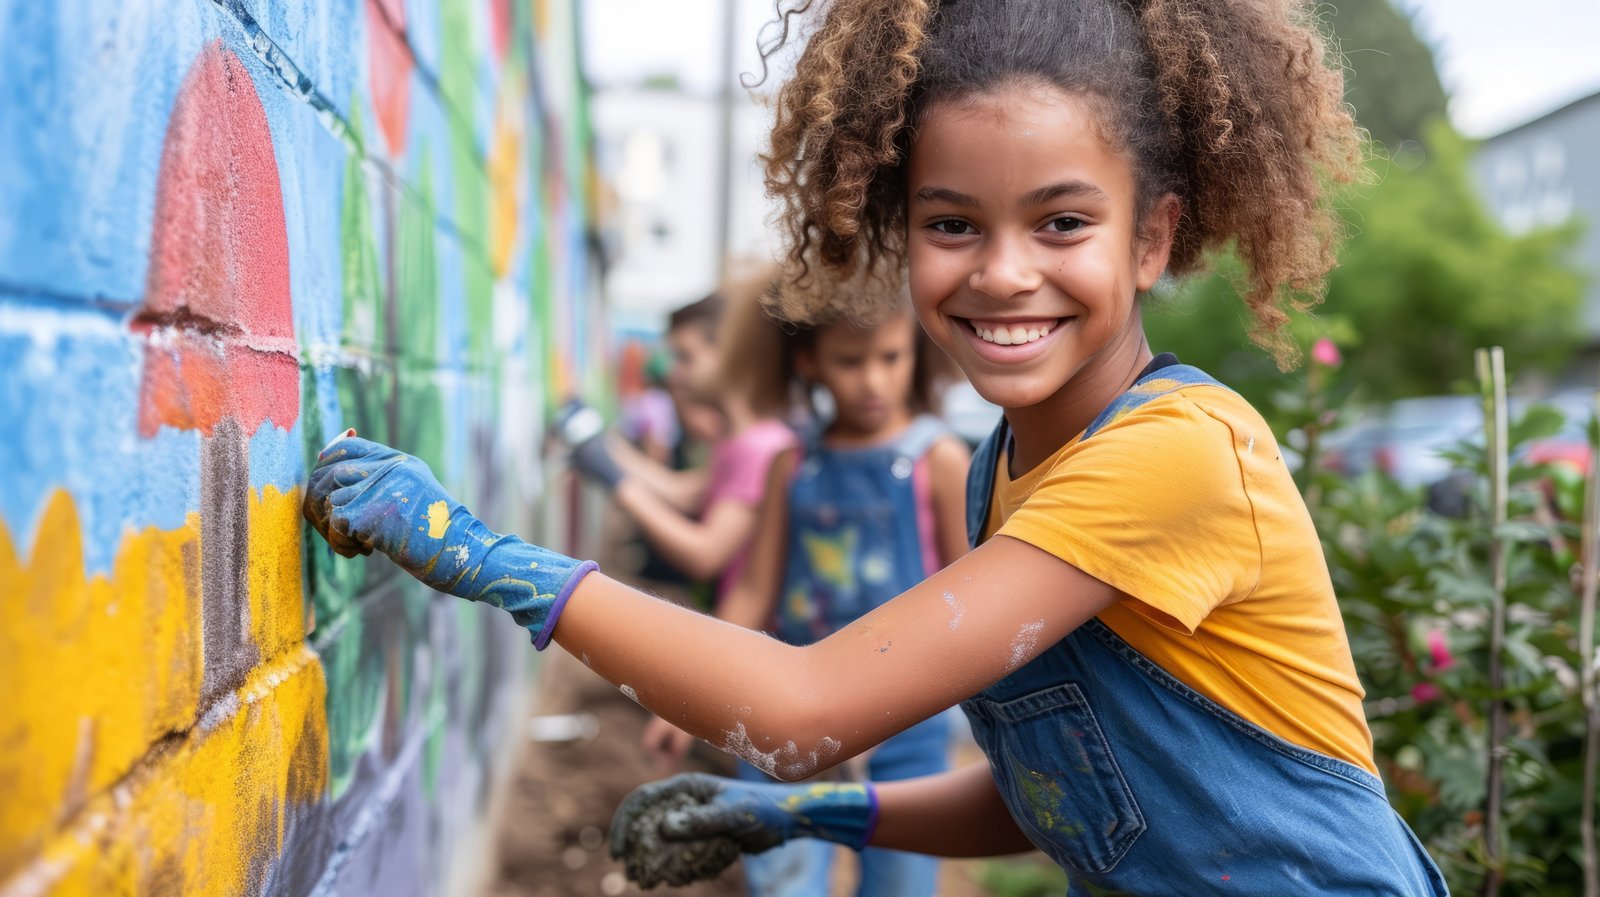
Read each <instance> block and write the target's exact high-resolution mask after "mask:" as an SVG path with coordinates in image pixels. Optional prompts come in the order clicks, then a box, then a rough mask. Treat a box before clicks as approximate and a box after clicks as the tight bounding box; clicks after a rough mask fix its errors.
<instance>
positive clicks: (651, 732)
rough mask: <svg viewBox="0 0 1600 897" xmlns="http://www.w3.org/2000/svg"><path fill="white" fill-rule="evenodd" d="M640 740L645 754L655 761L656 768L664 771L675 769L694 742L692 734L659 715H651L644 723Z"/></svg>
mask: <svg viewBox="0 0 1600 897" xmlns="http://www.w3.org/2000/svg"><path fill="white" fill-rule="evenodd" d="M640 741H641V744H642V746H643V747H644V752H645V754H647V755H648V756H649V757H650V758H651V759H652V760H654V761H655V764H656V768H657V769H660V770H663V771H665V770H672V769H677V768H678V766H680V765H681V764H682V763H683V755H684V754H687V753H688V752H689V746H690V745H692V744H694V736H693V735H690V734H689V733H688V732H685V731H683V730H682V729H680V728H678V727H677V726H674V725H673V724H672V723H669V722H667V721H666V720H664V719H662V718H661V717H659V716H653V717H651V718H650V722H649V723H648V724H646V725H645V727H644V738H642V739H641V740H640Z"/></svg>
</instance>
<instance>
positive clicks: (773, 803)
mask: <svg viewBox="0 0 1600 897" xmlns="http://www.w3.org/2000/svg"><path fill="white" fill-rule="evenodd" d="M877 817H878V804H877V799H876V797H875V795H874V793H873V791H872V786H871V785H867V784H837V783H831V782H819V783H816V784H808V785H777V784H772V785H767V784H759V783H753V782H740V781H735V780H733V779H724V778H718V777H716V776H708V775H703V774H701V773H685V774H683V775H677V776H673V777H672V778H670V779H664V780H662V781H660V782H651V783H650V784H648V785H642V786H640V787H639V788H636V789H634V791H633V793H632V794H629V795H628V796H627V797H626V798H623V801H622V806H620V807H618V808H617V813H616V816H615V817H613V818H612V820H611V855H612V856H613V857H615V858H617V859H619V860H622V861H623V864H624V866H625V868H626V869H627V873H628V877H629V878H631V879H633V881H634V882H635V883H637V884H638V885H639V886H640V887H642V888H651V887H654V886H655V885H657V884H660V883H662V882H666V883H667V884H671V885H674V886H678V885H683V884H687V883H689V882H691V881H697V880H699V879H703V878H713V877H715V876H716V875H717V874H719V873H720V872H721V871H722V870H723V869H725V868H727V867H728V866H729V865H730V864H732V862H733V860H734V859H735V858H736V857H737V856H738V855H739V854H741V853H760V852H761V851H763V850H770V849H772V848H774V847H777V846H778V845H779V844H782V843H784V842H785V841H788V840H790V839H792V838H821V839H823V840H825V841H833V842H834V843H836V844H843V845H845V846H846V847H850V848H853V849H855V850H860V849H861V848H863V847H865V846H866V845H867V841H868V840H869V839H870V838H871V837H872V829H873V827H874V826H875V825H876V823H877Z"/></svg>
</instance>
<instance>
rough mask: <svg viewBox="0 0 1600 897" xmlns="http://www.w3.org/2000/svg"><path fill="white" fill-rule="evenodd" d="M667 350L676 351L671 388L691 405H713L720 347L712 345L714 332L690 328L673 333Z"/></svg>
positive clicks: (696, 326)
mask: <svg viewBox="0 0 1600 897" xmlns="http://www.w3.org/2000/svg"><path fill="white" fill-rule="evenodd" d="M667 347H668V348H670V349H671V350H672V367H671V368H670V369H668V371H667V388H668V389H670V390H672V391H673V392H674V393H675V394H677V395H680V396H682V397H684V398H685V399H687V400H689V401H694V402H701V403H706V402H710V401H713V400H714V399H715V397H716V395H717V390H716V379H717V346H716V343H714V342H712V341H711V336H710V328H709V327H706V326H702V325H699V324H688V325H685V326H682V327H677V328H674V329H672V330H669V331H667Z"/></svg>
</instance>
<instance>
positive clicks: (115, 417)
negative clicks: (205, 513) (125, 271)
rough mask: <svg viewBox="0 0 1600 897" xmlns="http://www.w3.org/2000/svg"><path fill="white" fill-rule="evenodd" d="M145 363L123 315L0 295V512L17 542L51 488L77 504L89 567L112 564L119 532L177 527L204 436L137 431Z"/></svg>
mask: <svg viewBox="0 0 1600 897" xmlns="http://www.w3.org/2000/svg"><path fill="white" fill-rule="evenodd" d="M143 365H144V349H143V347H142V346H141V345H140V344H139V343H138V342H137V341H136V340H135V339H134V338H133V336H132V335H131V334H130V333H129V332H128V331H127V328H126V327H124V326H123V324H122V321H121V318H120V317H117V316H112V315H107V314H105V313H103V312H99V311H95V310H85V309H75V308H59V307H55V303H53V302H40V303H29V304H24V303H23V302H22V301H20V300H16V299H12V300H7V302H6V303H4V304H0V371H3V372H4V373H3V375H0V407H4V408H6V409H7V421H6V426H5V427H0V470H4V471H5V472H6V473H5V476H3V477H0V518H4V519H5V520H6V522H7V525H8V527H9V528H10V529H11V530H12V534H13V537H14V538H16V539H18V541H20V542H21V543H22V544H25V545H26V544H30V539H31V535H32V533H33V532H34V529H35V526H36V525H37V523H38V517H39V514H40V513H41V512H42V511H43V510H44V505H45V502H46V501H48V500H49V497H50V495H51V493H53V492H54V491H55V490H57V489H65V490H67V491H68V492H69V493H71V495H72V497H73V499H74V501H75V503H76V504H77V509H78V515H79V517H80V519H81V521H82V527H83V542H84V560H85V564H86V566H87V567H88V569H89V572H90V573H102V572H106V571H108V570H110V568H111V562H112V561H113V560H114V559H115V556H116V550H117V547H118V546H119V545H120V544H121V542H122V538H123V534H124V533H125V532H126V531H127V530H129V529H140V528H143V527H147V526H154V527H158V528H161V529H176V528H177V527H180V526H182V525H183V524H184V522H185V521H186V520H187V518H188V515H189V513H190V512H191V511H193V510H195V509H197V508H199V506H200V496H199V482H198V477H197V475H196V472H197V471H198V470H199V465H200V434H199V433H195V432H179V431H176V430H173V429H171V428H167V427H163V428H162V429H161V430H160V431H159V432H158V433H157V434H156V435H155V436H154V437H153V438H149V439H146V438H144V437H142V436H140V435H139V383H140V372H141V370H142V368H143Z"/></svg>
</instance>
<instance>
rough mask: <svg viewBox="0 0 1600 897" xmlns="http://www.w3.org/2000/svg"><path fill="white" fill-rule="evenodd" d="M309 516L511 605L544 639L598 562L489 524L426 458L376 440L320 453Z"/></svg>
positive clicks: (333, 538)
mask: <svg viewBox="0 0 1600 897" xmlns="http://www.w3.org/2000/svg"><path fill="white" fill-rule="evenodd" d="M304 513H305V517H306V520H308V521H310V523H311V526H312V527H313V528H315V529H316V530H317V532H319V533H321V534H322V536H323V538H325V539H327V540H328V544H329V545H331V546H332V547H333V549H334V550H335V551H338V552H339V553H340V554H342V555H344V556H345V557H350V556H352V555H354V554H357V553H361V554H367V553H370V552H372V551H373V550H374V549H376V550H377V551H381V552H383V553H384V554H386V555H388V556H389V557H390V558H391V559H392V560H393V561H394V562H395V563H396V564H398V565H399V566H400V567H401V568H402V569H404V570H405V571H406V572H407V573H410V574H411V575H412V576H415V577H416V578H417V579H419V580H421V581H422V582H423V583H425V584H426V585H428V586H429V587H431V588H434V589H437V590H439V591H441V592H448V593H450V594H452V595H456V596H458V597H461V598H466V599H467V600H469V601H482V602H485V603H488V604H493V605H494V606H495V607H499V608H502V609H504V610H506V611H507V612H509V613H510V614H511V616H512V617H513V618H514V619H516V621H517V622H518V623H520V624H522V625H523V626H525V627H527V628H528V630H529V631H530V632H531V633H532V634H533V638H534V647H536V648H540V649H542V648H544V646H545V645H546V644H547V643H548V642H549V640H550V634H551V633H552V632H553V631H554V629H555V621H556V617H557V616H558V615H559V614H560V612H561V609H562V607H563V606H564V605H565V604H566V599H567V596H568V595H570V594H571V593H572V590H573V589H574V588H575V587H576V586H577V584H578V581H579V580H580V579H582V578H583V577H584V576H585V575H586V574H588V573H589V572H590V571H592V570H594V569H595V564H594V562H593V561H581V562H580V561H577V560H574V559H572V558H569V557H566V556H565V555H562V554H557V553H556V552H553V551H549V550H547V549H544V548H540V547H538V546H536V545H529V544H528V543H526V542H523V541H522V540H521V539H518V538H517V537H516V536H502V535H499V534H497V533H494V532H492V531H490V530H489V528H488V527H486V526H484V525H483V523H482V522H481V521H479V520H478V518H476V517H474V516H472V514H471V513H469V512H468V511H467V509H466V508H464V507H462V505H461V503H460V502H458V501H456V500H455V499H454V498H451V497H450V494H449V493H447V492H445V490H444V487H443V486H440V485H439V481H438V480H437V479H435V478H434V476H433V472H432V471H430V470H429V469H428V465H427V464H424V463H423V462H422V461H421V460H420V459H418V458H415V457H412V456H411V455H407V454H404V453H402V452H398V451H395V450H394V449H392V448H389V447H388V446H386V445H381V444H379V443H376V442H372V441H371V440H367V439H360V438H356V437H349V438H345V439H340V440H338V441H336V442H335V443H333V444H332V445H330V446H328V448H326V449H324V450H323V452H322V454H321V455H320V456H318V459H317V466H316V469H314V470H313V471H312V472H311V480H310V482H309V483H308V484H307V487H306V499H305V506H304Z"/></svg>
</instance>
